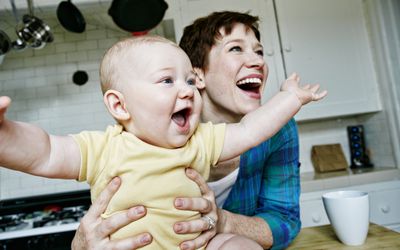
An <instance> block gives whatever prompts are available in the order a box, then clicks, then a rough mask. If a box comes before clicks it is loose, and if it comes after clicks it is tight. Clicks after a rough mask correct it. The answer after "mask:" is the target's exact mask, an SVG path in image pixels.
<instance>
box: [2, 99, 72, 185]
mask: <svg viewBox="0 0 400 250" xmlns="http://www.w3.org/2000/svg"><path fill="white" fill-rule="evenodd" d="M10 105H11V99H10V98H8V97H6V96H0V166H3V167H6V168H10V169H13V170H18V171H22V172H25V173H29V174H33V175H38V176H44V177H51V178H65V179H76V178H78V175H79V168H80V152H79V147H78V145H77V144H76V143H75V141H74V140H73V139H72V138H71V137H70V136H53V135H49V134H48V133H46V132H45V131H44V130H43V129H41V128H39V127H37V126H34V125H32V124H28V123H23V122H16V121H11V120H9V119H7V118H6V112H7V108H8V107H9V106H10Z"/></svg>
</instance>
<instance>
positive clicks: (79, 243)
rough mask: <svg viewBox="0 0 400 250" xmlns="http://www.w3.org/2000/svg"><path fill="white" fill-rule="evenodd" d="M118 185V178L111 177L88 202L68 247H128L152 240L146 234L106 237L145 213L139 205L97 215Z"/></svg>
mask: <svg viewBox="0 0 400 250" xmlns="http://www.w3.org/2000/svg"><path fill="white" fill-rule="evenodd" d="M120 185H121V179H120V178H119V177H115V178H114V179H113V180H112V181H111V182H110V183H109V184H108V185H107V187H106V189H104V190H103V191H102V192H101V194H100V196H99V198H98V199H97V200H96V201H95V202H94V203H93V204H92V206H91V207H90V209H89V210H88V212H87V213H86V215H85V216H84V217H83V218H82V220H81V222H80V225H79V228H78V229H77V231H76V233H75V237H74V239H73V240H72V244H71V248H72V249H73V250H83V249H119V250H128V249H129V250H131V249H138V248H140V247H142V246H145V245H148V244H149V243H150V242H151V241H152V237H151V235H150V234H148V233H143V234H140V235H136V236H135V237H131V238H127V239H122V240H110V238H109V236H110V234H112V233H114V232H115V231H117V230H118V229H120V228H121V227H123V226H125V225H127V224H129V223H131V222H133V221H136V220H138V219H140V218H141V217H143V216H144V215H146V209H145V208H144V207H143V206H137V207H133V208H130V209H129V210H126V211H125V212H121V213H118V214H115V215H113V216H112V217H110V218H107V219H103V218H101V216H100V215H101V214H102V213H103V212H104V211H105V210H106V207H107V205H108V203H109V202H110V200H111V198H112V196H113V195H114V194H115V192H116V191H117V190H118V188H119V186H120Z"/></svg>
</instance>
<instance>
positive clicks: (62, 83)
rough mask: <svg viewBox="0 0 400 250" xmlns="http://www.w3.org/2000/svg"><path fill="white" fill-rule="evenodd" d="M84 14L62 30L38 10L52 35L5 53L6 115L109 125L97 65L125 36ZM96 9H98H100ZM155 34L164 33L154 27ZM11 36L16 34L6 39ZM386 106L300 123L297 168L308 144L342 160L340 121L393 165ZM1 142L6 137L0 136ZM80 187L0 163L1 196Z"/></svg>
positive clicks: (52, 124)
mask: <svg viewBox="0 0 400 250" xmlns="http://www.w3.org/2000/svg"><path fill="white" fill-rule="evenodd" d="M79 8H80V9H81V11H82V12H83V14H84V16H85V18H86V20H87V28H86V31H85V32H84V33H82V34H73V33H70V32H66V31H65V30H64V29H63V28H62V27H61V26H60V24H59V23H58V21H57V19H56V17H55V9H54V8H53V9H45V8H42V9H40V10H37V11H36V12H35V15H36V16H38V17H40V18H42V19H43V20H44V21H45V22H46V23H47V24H49V26H50V27H51V28H52V30H53V32H54V35H55V41H54V42H53V43H51V44H48V45H47V46H46V47H45V48H43V49H41V50H33V49H30V48H27V49H25V50H24V51H20V52H16V51H12V52H10V53H8V54H7V55H6V57H5V59H4V62H3V64H2V65H0V95H7V96H10V97H11V98H12V99H13V103H12V106H11V108H10V109H9V111H8V113H7V114H8V117H9V118H10V119H16V120H20V121H25V122H31V123H34V124H37V125H39V126H41V127H42V128H44V129H45V130H47V131H48V132H50V133H55V134H64V135H65V134H69V133H77V132H79V131H81V130H94V129H100V130H102V129H104V128H105V126H106V125H107V124H110V123H113V120H112V119H111V118H110V115H109V114H108V113H107V112H106V109H105V107H104V105H103V103H102V96H101V91H100V87H99V83H98V82H99V81H98V79H99V77H98V66H99V62H100V58H101V57H102V55H103V53H104V51H105V50H106V49H107V48H108V47H109V46H110V45H111V44H113V43H114V42H115V41H117V40H118V39H119V38H121V37H126V36H129V35H130V34H128V33H126V32H123V31H121V30H119V29H118V28H116V27H115V26H113V24H112V22H110V20H109V19H110V18H109V17H108V16H107V15H106V14H105V13H106V10H107V8H108V6H107V5H103V6H93V5H92V6H79ZM101 13H103V14H101ZM14 23H15V20H14V18H13V16H12V14H11V13H10V12H3V13H0V27H1V29H3V30H6V32H7V34H9V35H10V36H11V35H12V34H13V29H14ZM156 33H159V34H162V33H163V31H162V30H160V29H157V32H156ZM12 38H13V39H15V37H12ZM76 70H85V71H87V72H88V74H89V82H88V83H87V84H86V85H84V86H76V85H74V84H73V83H72V74H73V73H74V72H75V71H76ZM386 120H387V119H386V114H385V112H381V113H379V114H375V115H363V116H354V117H347V118H341V119H330V120H324V121H313V122H303V123H301V124H299V131H300V146H301V162H302V168H301V171H302V172H308V171H313V167H312V165H311V161H310V150H311V147H312V145H315V144H326V143H340V144H342V147H343V150H344V152H345V154H346V156H347V159H348V161H349V155H348V152H349V148H348V143H347V134H346V126H348V125H356V124H364V126H365V128H366V131H367V134H366V139H367V143H368V145H369V146H370V149H371V153H372V160H373V162H374V163H375V165H377V166H395V163H394V159H393V152H392V147H391V138H390V136H389V133H388V126H387V122H386ZM0 143H7V142H1V141H0ZM81 188H87V186H86V184H79V183H77V182H76V181H73V180H70V181H65V180H49V179H44V178H39V177H33V176H29V175H25V174H21V173H18V172H14V171H10V170H6V169H0V198H1V199H6V198H10V197H17V196H27V195H33V194H43V193H52V192H60V191H66V190H74V189H81Z"/></svg>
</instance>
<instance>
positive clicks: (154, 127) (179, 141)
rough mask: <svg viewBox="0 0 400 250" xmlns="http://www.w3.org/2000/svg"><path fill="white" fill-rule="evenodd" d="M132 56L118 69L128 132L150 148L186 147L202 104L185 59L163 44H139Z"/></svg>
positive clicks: (181, 54) (190, 69)
mask: <svg viewBox="0 0 400 250" xmlns="http://www.w3.org/2000/svg"><path fill="white" fill-rule="evenodd" d="M131 51H132V50H131ZM131 51H129V50H128V51H127V53H131ZM137 51H139V52H137ZM131 54H132V56H130V55H129V56H128V58H129V59H128V60H129V62H124V63H122V65H121V67H120V69H119V70H120V73H121V74H122V77H121V78H120V80H122V81H123V82H122V83H123V84H124V86H125V87H124V91H123V92H124V93H123V94H124V97H125V101H126V105H127V107H126V108H127V109H128V111H129V113H130V114H131V117H132V122H131V124H130V125H129V130H131V132H133V133H134V134H135V135H136V136H137V137H139V138H140V139H141V140H143V141H145V142H147V143H149V144H152V145H156V146H160V147H165V148H177V147H181V146H183V145H185V143H186V142H187V140H188V139H189V138H190V136H192V134H193V132H194V131H195V129H196V127H197V126H198V124H199V120H200V112H201V105H202V102H201V97H200V93H199V92H198V90H197V88H196V85H195V83H196V77H195V74H194V72H193V69H192V65H191V63H190V60H189V58H188V56H187V55H186V54H185V53H184V52H183V51H182V50H181V49H179V48H177V47H174V46H172V45H170V44H165V43H152V44H143V45H139V47H136V48H135V52H134V53H131ZM130 62H134V63H130Z"/></svg>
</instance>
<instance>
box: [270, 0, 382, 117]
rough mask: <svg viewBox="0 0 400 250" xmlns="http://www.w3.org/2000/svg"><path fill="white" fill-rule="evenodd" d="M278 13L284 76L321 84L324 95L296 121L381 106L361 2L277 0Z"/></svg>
mask: <svg viewBox="0 0 400 250" xmlns="http://www.w3.org/2000/svg"><path fill="white" fill-rule="evenodd" d="M275 3H276V13H277V19H278V25H279V31H280V35H281V43H282V53H283V60H284V65H285V69H286V72H287V74H288V75H289V74H290V73H291V72H298V73H299V74H300V76H301V77H302V81H303V82H310V83H320V84H321V85H322V88H323V89H327V90H328V91H329V94H328V97H326V98H325V99H324V100H323V101H321V102H319V103H315V104H309V105H307V106H305V107H303V109H302V110H301V111H300V113H299V114H298V115H297V116H296V119H297V120H305V119H314V118H324V117H333V116H340V115H349V114H357V113H364V112H372V111H378V110H381V105H380V100H379V94H378V88H377V81H376V76H375V71H374V67H373V61H372V57H371V51H370V47H369V46H370V45H369V42H368V41H369V40H368V33H367V29H366V25H365V18H364V15H363V4H362V0H352V1H348V0H335V1H332V0H278V1H275Z"/></svg>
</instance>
